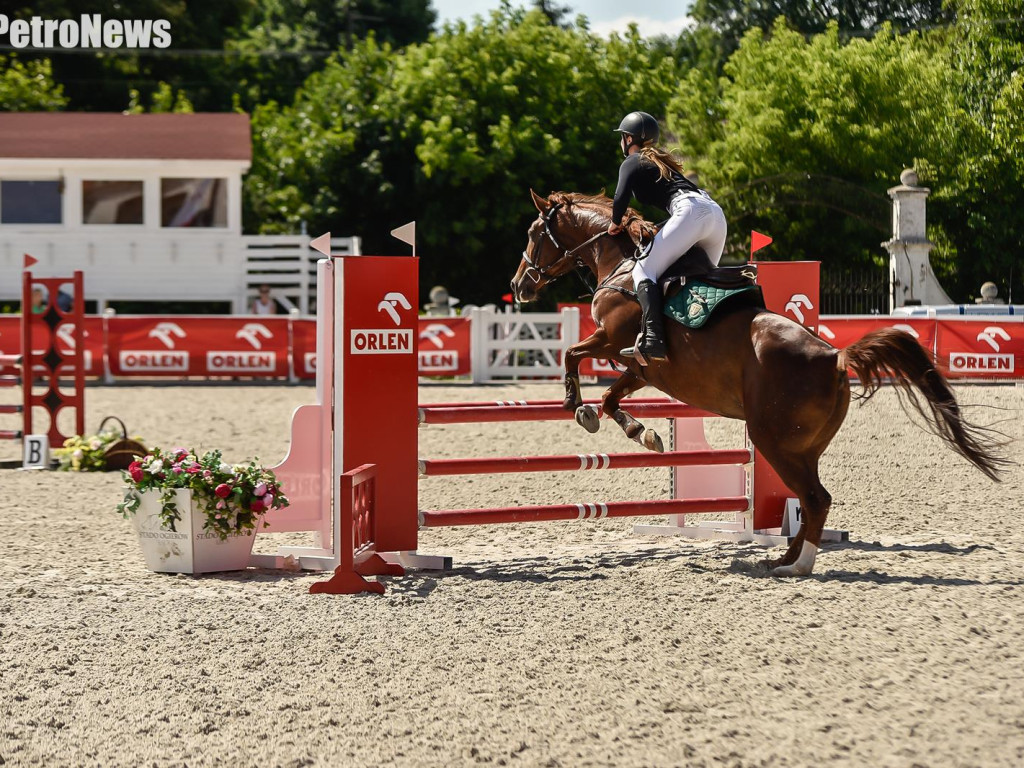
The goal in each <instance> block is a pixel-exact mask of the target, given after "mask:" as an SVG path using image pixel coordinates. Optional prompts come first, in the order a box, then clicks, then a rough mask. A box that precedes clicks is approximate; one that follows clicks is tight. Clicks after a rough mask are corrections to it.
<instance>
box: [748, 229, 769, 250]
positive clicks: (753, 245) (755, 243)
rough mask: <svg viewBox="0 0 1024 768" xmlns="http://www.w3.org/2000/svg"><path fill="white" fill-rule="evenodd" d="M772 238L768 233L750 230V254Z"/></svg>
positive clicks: (767, 243)
mask: <svg viewBox="0 0 1024 768" xmlns="http://www.w3.org/2000/svg"><path fill="white" fill-rule="evenodd" d="M771 242H772V239H771V238H770V237H768V235H762V234H761V233H760V232H755V231H754V230H750V255H751V256H753V255H754V252H755V251H759V250H761V249H762V248H764V247H765V246H766V245H769V244H771Z"/></svg>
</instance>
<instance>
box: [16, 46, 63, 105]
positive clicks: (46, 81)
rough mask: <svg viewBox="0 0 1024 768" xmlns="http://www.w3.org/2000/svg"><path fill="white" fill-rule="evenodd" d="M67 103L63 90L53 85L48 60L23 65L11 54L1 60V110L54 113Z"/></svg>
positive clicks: (28, 62) (27, 62)
mask: <svg viewBox="0 0 1024 768" xmlns="http://www.w3.org/2000/svg"><path fill="white" fill-rule="evenodd" d="M67 102H68V100H67V98H66V97H65V96H64V91H63V89H62V88H61V87H60V86H59V85H57V84H56V83H54V82H53V70H52V69H51V67H50V60H49V59H40V60H36V61H26V62H22V61H19V60H18V57H17V56H15V55H14V54H11V55H10V56H0V110H3V111H5V112H54V111H57V110H61V109H63V108H64V107H65V106H66V105H67Z"/></svg>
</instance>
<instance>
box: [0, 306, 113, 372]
mask: <svg viewBox="0 0 1024 768" xmlns="http://www.w3.org/2000/svg"><path fill="white" fill-rule="evenodd" d="M74 333H75V326H74V325H72V324H68V325H62V326H61V327H60V330H59V331H58V332H57V351H58V352H63V353H68V354H69V355H70V354H73V353H74V348H75V337H74ZM82 333H83V335H84V336H85V349H84V350H83V355H82V357H83V362H84V364H85V371H84V372H85V375H86V376H102V375H103V350H104V343H103V318H101V317H100V316H98V315H90V316H88V317H86V318H85V327H84V328H83V329H82ZM48 345H49V329H48V328H47V326H46V325H45V324H44V323H43V322H41V321H40V322H39V323H36V324H35V325H33V326H32V346H33V348H34V349H37V350H43V349H46V348H47V346H48ZM20 353H21V315H0V354H3V355H17V354H20ZM19 372H20V371H19V369H18V368H17V367H14V366H0V374H4V375H17V374H18V373H19Z"/></svg>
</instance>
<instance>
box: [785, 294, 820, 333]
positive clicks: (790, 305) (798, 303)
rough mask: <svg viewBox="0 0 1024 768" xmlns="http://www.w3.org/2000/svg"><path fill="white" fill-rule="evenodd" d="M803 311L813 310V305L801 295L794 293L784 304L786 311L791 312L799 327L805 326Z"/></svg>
mask: <svg viewBox="0 0 1024 768" xmlns="http://www.w3.org/2000/svg"><path fill="white" fill-rule="evenodd" d="M804 309H814V304H813V303H812V302H811V300H810V299H809V298H808V297H807V296H806V295H804V294H802V293H794V294H793V295H792V296H790V297H789V301H788V302H786V311H787V312H791V313H792V314H793V317H795V318H796V321H797V322H798V323H800V325H807V323H806V322H805V321H804V312H803V311H804ZM812 330H813V329H812Z"/></svg>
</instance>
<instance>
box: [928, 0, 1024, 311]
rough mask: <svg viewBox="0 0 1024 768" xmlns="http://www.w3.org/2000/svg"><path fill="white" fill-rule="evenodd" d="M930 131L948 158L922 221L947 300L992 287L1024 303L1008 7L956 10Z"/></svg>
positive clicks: (1021, 195) (1021, 197) (989, 2)
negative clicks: (943, 91)
mask: <svg viewBox="0 0 1024 768" xmlns="http://www.w3.org/2000/svg"><path fill="white" fill-rule="evenodd" d="M944 61H945V63H946V66H947V69H948V70H949V72H950V74H951V77H950V78H949V86H950V87H949V90H948V92H947V98H946V101H945V110H944V119H943V120H942V121H941V123H940V124H939V129H940V130H941V131H942V136H943V139H944V145H945V146H946V147H948V148H949V151H948V152H947V153H946V154H945V155H944V157H942V158H941V159H940V161H939V162H938V163H937V164H936V167H934V168H932V169H931V173H930V174H929V176H928V177H926V178H927V181H928V183H930V184H932V185H933V186H934V187H935V188H936V192H935V194H934V195H933V196H932V198H931V201H930V202H931V203H932V205H931V208H930V210H929V221H930V222H931V223H932V224H934V229H935V230H936V234H934V235H932V239H933V240H936V242H937V245H938V247H937V248H936V250H935V251H934V252H933V253H934V254H935V259H934V261H935V262H937V263H936V266H937V271H938V272H939V277H940V279H942V280H943V282H944V284H945V287H946V288H947V290H948V291H949V292H950V293H952V294H953V295H955V296H959V297H961V298H964V297H966V298H972V297H974V296H976V295H977V294H978V289H979V287H980V286H981V283H982V282H985V281H987V280H991V281H993V282H995V283H996V284H997V285H998V286H999V288H1000V293H1001V294H1002V296H1003V297H1004V298H1005V297H1006V296H1008V295H1009V294H1010V291H1011V288H1012V292H1013V295H1014V297H1015V299H1017V300H1019V299H1020V297H1021V296H1024V280H1022V278H1024V274H1022V273H1024V267H1022V266H1021V264H1022V261H1021V253H1022V252H1024V160H1022V158H1024V140H1022V138H1021V137H1022V136H1024V72H1022V71H1021V69H1020V66H1021V62H1022V61H1024V20H1022V19H1021V13H1020V4H1019V2H1017V1H1016V0H959V2H958V3H957V24H956V26H955V28H954V32H953V36H952V40H951V44H950V46H949V48H948V49H947V51H946V52H945V56H944Z"/></svg>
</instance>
